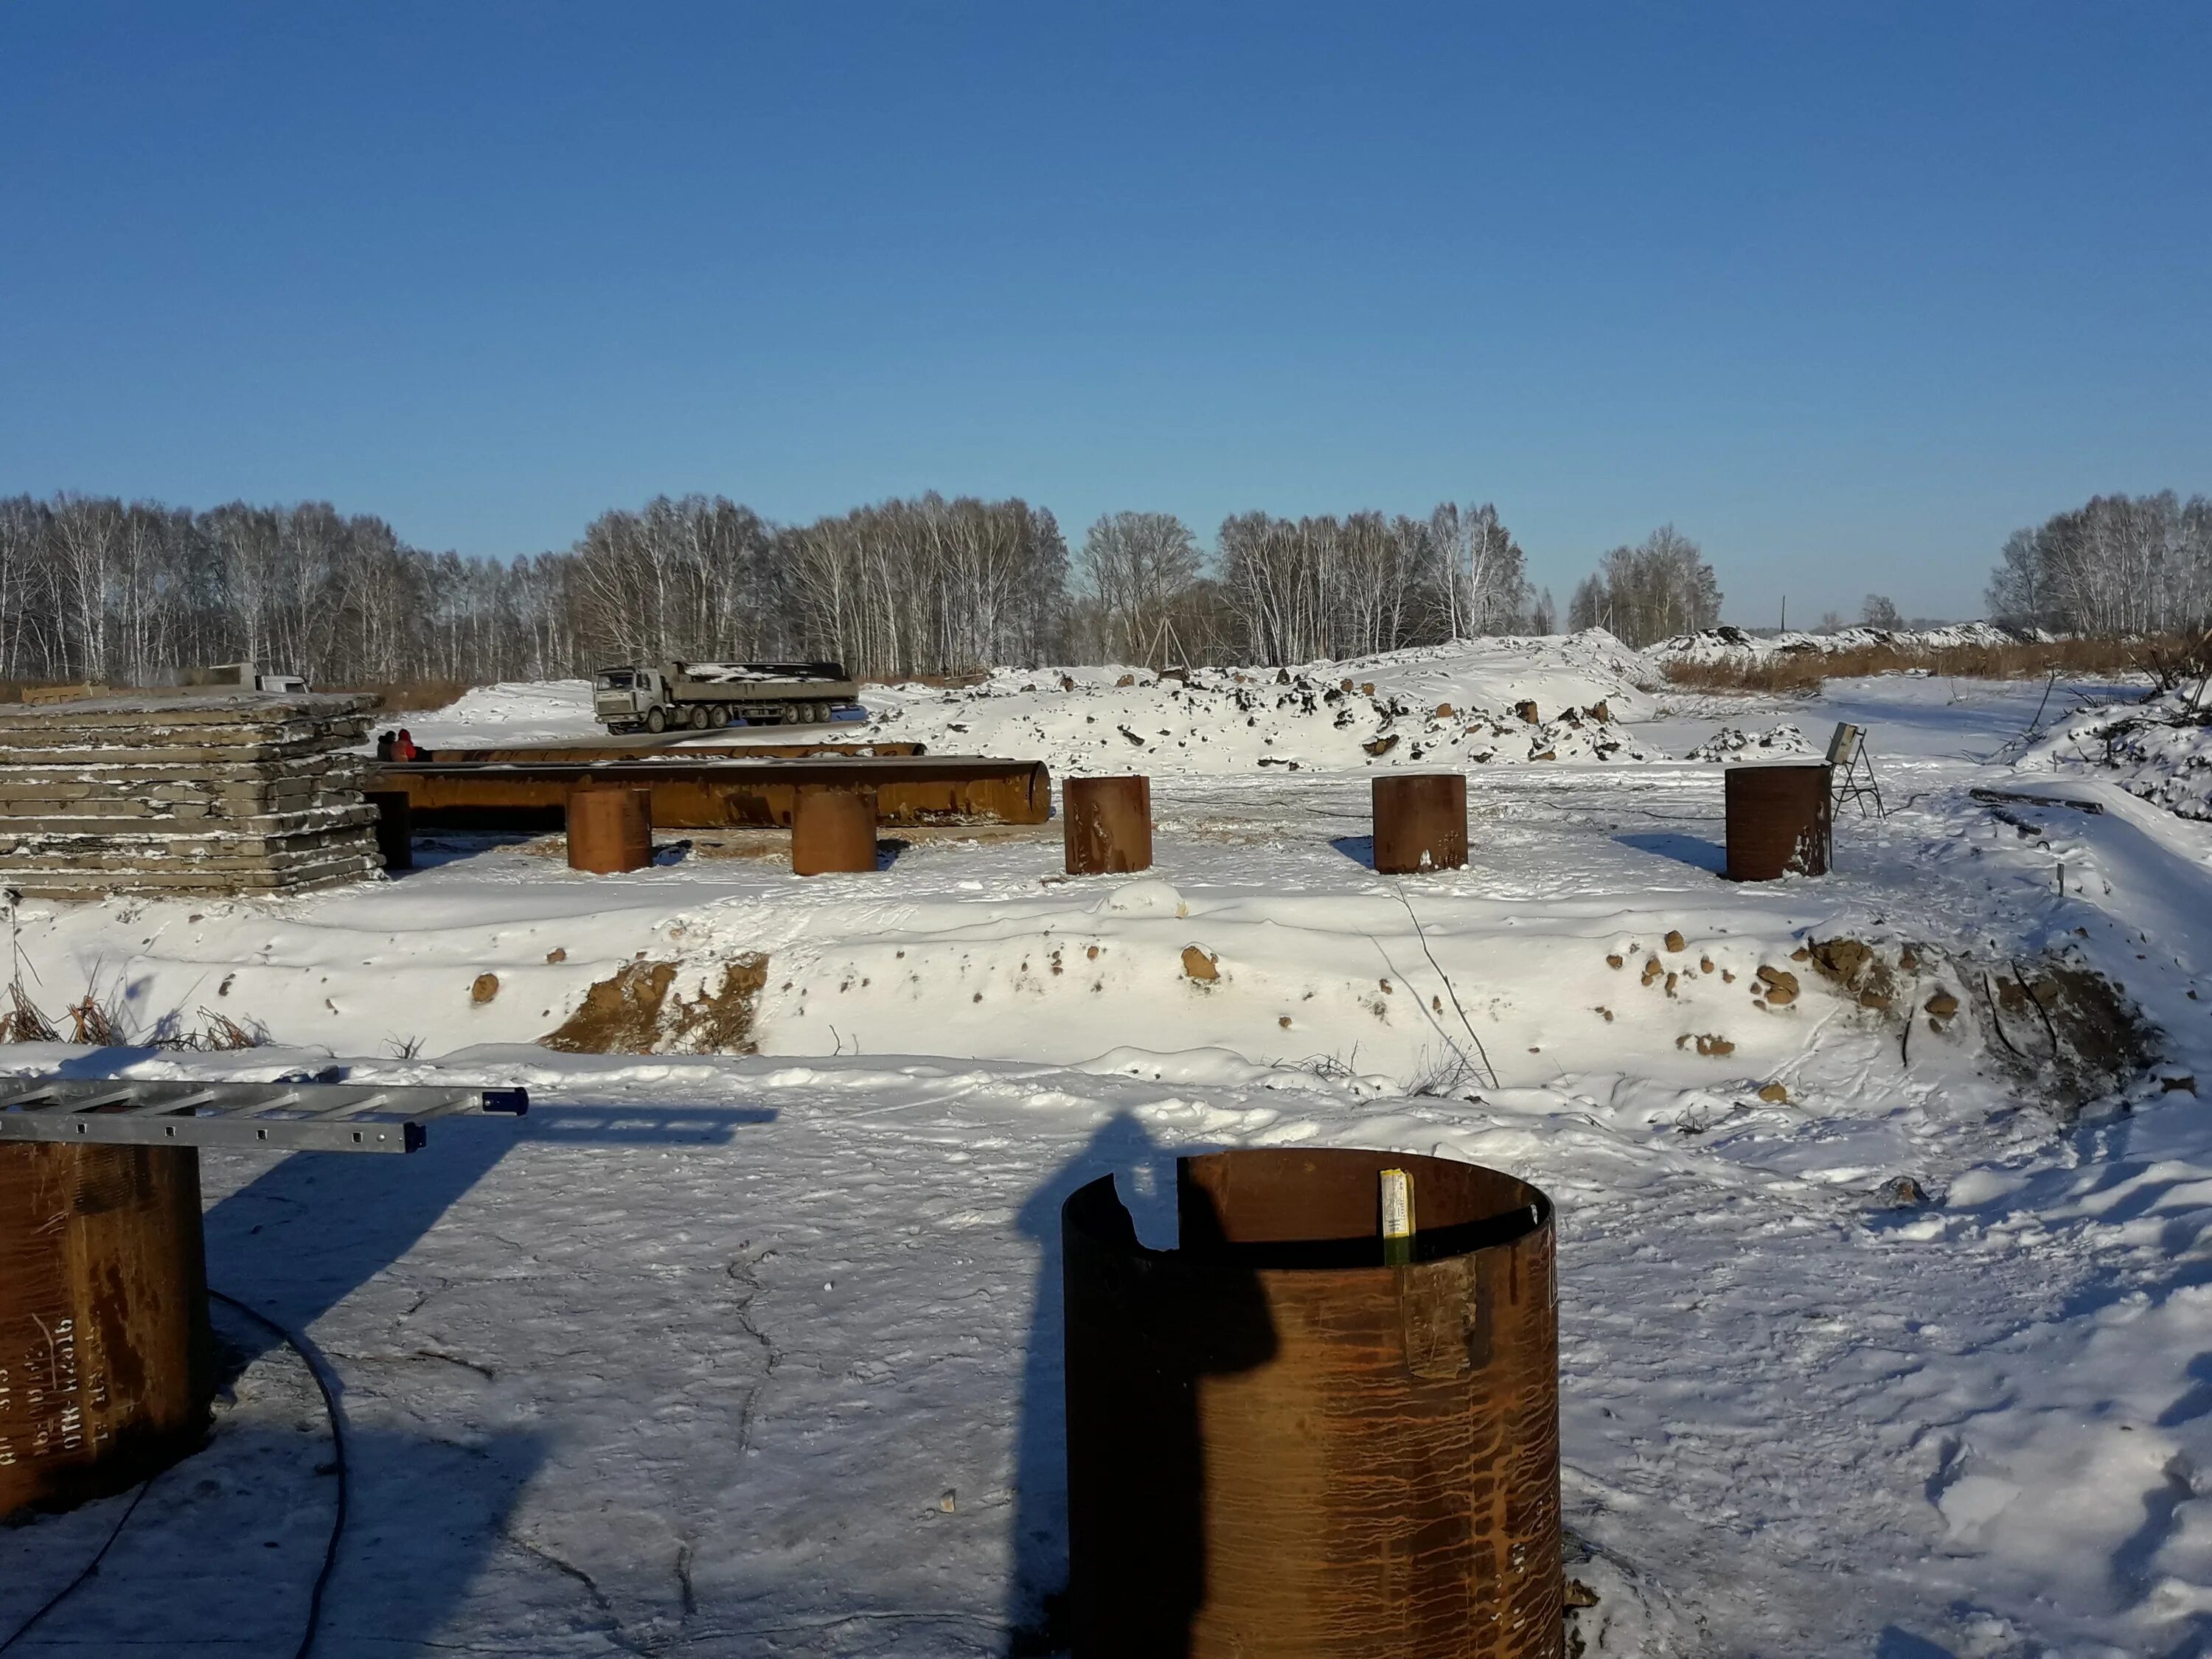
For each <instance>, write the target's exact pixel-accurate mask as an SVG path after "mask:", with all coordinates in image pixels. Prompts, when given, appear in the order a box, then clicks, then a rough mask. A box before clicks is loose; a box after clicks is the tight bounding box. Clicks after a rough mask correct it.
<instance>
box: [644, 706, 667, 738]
mask: <svg viewBox="0 0 2212 1659" xmlns="http://www.w3.org/2000/svg"><path fill="white" fill-rule="evenodd" d="M645 729H646V730H647V731H648V732H654V733H656V734H658V733H659V732H665V731H666V730H667V729H668V716H667V715H665V714H662V713H661V712H660V710H659V709H658V708H648V709H647V710H646V711H645Z"/></svg>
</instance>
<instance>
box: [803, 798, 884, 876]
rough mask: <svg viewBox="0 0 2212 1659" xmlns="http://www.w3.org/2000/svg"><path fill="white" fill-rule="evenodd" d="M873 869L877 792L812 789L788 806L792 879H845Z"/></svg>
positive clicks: (874, 863)
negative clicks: (796, 877) (824, 877)
mask: <svg viewBox="0 0 2212 1659" xmlns="http://www.w3.org/2000/svg"><path fill="white" fill-rule="evenodd" d="M875 867H876V792H875V791H874V790H872V789H839V788H836V787H827V786H823V785H817V784H809V785H806V786H804V787H801V788H800V789H799V793H797V794H796V795H795V796H793V799H792V803H791V870H792V873H793V875H799V876H828V875H849V874H853V873H856V872H860V871H864V870H872V869H874V868H875Z"/></svg>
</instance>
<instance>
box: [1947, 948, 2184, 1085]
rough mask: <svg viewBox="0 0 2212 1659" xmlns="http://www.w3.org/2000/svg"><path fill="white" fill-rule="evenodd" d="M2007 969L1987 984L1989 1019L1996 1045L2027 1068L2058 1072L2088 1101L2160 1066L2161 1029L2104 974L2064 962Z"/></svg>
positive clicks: (2015, 964)
mask: <svg viewBox="0 0 2212 1659" xmlns="http://www.w3.org/2000/svg"><path fill="white" fill-rule="evenodd" d="M2007 966H2008V967H2009V968H2010V969H2011V973H2010V974H2009V975H1993V976H1990V983H1993V984H1994V986H1995V987H1996V991H1995V1000H1994V1002H1993V1005H1992V1007H1991V1018H1992V1021H1993V1024H1994V1028H1995V1030H1996V1033H1997V1036H1998V1037H1999V1039H2000V1040H2001V1041H2002V1043H2003V1045H2004V1046H2005V1048H2007V1049H2008V1050H2009V1051H2010V1052H2011V1053H2012V1054H2014V1056H2015V1058H2017V1059H2019V1060H2021V1062H2022V1063H2023V1064H2025V1065H2028V1066H2038V1065H2039V1064H2042V1063H2048V1064H2051V1065H2053V1066H2056V1067H2057V1072H2058V1073H2059V1075H2060V1076H2061V1077H2062V1078H2063V1079H2065V1080H2066V1081H2067V1083H2068V1084H2069V1085H2070V1086H2071V1087H2072V1088H2073V1089H2074V1090H2075V1091H2076V1092H2077V1093H2078V1094H2079V1095H2080V1096H2081V1098H2082V1099H2084V1100H2087V1099H2091V1098H2093V1097H2095V1096H2096V1095H2099V1094H2102V1093H2105V1092H2106V1091H2110V1090H2111V1089H2112V1088H2114V1087H2116V1086H2118V1085H2119V1084H2121V1083H2123V1082H2124V1081H2125V1080H2126V1079H2128V1078H2129V1077H2130V1076H2132V1075H2133V1074H2134V1073H2136V1072H2139V1071H2141V1070H2142V1068H2143V1067H2145V1066H2148V1065H2149V1064H2151V1063H2152V1062H2153V1061H2154V1060H2156V1059H2157V1058H2158V1049H2159V1044H2158V1032H2157V1029H2156V1028H2155V1027H2154V1026H2153V1025H2151V1024H2150V1023H2149V1022H2148V1020H2146V1019H2145V1018H2143V1016H2142V1012H2141V1011H2140V1010H2138V1009H2137V1008H2136V1006H2135V1005H2134V1004H2133V1003H2131V1002H2130V1001H2129V1000H2128V999H2127V994H2126V993H2125V992H2124V990H2123V989H2122V988H2121V987H2119V986H2118V985H2117V984H2115V983H2114V982H2113V981H2111V980H2108V979H2106V977H2105V976H2104V975H2102V974H2100V973H2097V972H2096V971H2095V970H2093V969H2090V968H2087V967H2085V966H2082V965H2081V964H2080V963H2073V962H2068V961H2063V960H2058V961H2053V960H2049V959H2046V960H2045V961H2044V962H2043V963H2040V964H2039V966H2037V967H2033V968H2028V967H2023V966H2022V965H2021V964H2020V963H2008V964H2007ZM1985 988H1986V987H1985ZM2038 1035H2040V1036H2041V1038H2042V1048H2043V1053H2042V1054H2038V1052H2037V1049H2038V1046H2039V1045H2038V1042H2037V1038H2038Z"/></svg>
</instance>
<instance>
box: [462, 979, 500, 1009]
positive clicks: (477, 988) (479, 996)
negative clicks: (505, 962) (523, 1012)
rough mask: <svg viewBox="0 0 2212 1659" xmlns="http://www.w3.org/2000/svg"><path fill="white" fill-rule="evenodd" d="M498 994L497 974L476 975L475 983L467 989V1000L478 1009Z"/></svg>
mask: <svg viewBox="0 0 2212 1659" xmlns="http://www.w3.org/2000/svg"><path fill="white" fill-rule="evenodd" d="M498 994H499V975H497V974H478V975H477V976H476V980H475V982H474V983H472V984H471V986H470V987H469V1000H470V1001H471V1002H472V1003H474V1004H475V1005H476V1006H477V1007H479V1008H481V1007H483V1006H484V1004H486V1003H487V1002H489V1001H490V1000H492V999H493V998H494V997H495V996H497V995H498Z"/></svg>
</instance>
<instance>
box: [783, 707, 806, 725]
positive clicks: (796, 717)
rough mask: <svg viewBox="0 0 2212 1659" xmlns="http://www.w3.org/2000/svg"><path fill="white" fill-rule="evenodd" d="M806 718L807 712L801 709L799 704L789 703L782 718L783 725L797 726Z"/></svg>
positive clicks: (784, 708)
mask: <svg viewBox="0 0 2212 1659" xmlns="http://www.w3.org/2000/svg"><path fill="white" fill-rule="evenodd" d="M805 718H806V711H805V709H803V708H800V707H799V705H798V704H797V703H795V702H787V703H786V704H784V706H783V714H782V715H781V724H783V725H785V726H796V725H798V724H799V722H800V721H801V720H804V719H805Z"/></svg>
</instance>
